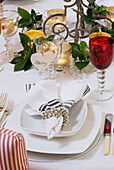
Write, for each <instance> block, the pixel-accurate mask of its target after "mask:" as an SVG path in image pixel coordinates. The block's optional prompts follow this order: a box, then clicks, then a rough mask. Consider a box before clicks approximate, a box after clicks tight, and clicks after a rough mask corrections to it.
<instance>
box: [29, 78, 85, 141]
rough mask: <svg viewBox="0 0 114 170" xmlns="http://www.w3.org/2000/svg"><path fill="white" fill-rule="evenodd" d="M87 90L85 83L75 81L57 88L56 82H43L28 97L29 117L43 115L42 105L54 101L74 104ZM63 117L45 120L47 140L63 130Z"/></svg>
mask: <svg viewBox="0 0 114 170" xmlns="http://www.w3.org/2000/svg"><path fill="white" fill-rule="evenodd" d="M85 89H86V84H85V83H84V82H83V81H79V80H73V81H71V82H69V83H63V84H62V85H61V86H59V87H58V86H57V84H56V81H55V80H42V81H40V82H38V83H37V84H36V85H34V86H33V87H32V89H31V90H30V91H29V93H28V95H29V97H28V104H29V105H30V107H31V108H29V109H26V112H27V113H28V114H29V115H42V116H43V113H42V112H41V111H39V109H40V108H41V105H42V104H47V103H48V102H49V101H51V100H53V99H58V100H59V101H60V102H62V103H63V106H64V103H66V102H67V101H68V100H73V101H74V102H73V104H74V103H76V102H77V101H79V100H80V99H82V97H83V93H84V91H85ZM62 122H63V117H62V116H60V117H59V118H56V117H51V118H49V119H45V128H46V133H47V138H48V139H51V138H53V137H54V136H55V135H56V134H58V133H59V132H60V130H61V127H62Z"/></svg>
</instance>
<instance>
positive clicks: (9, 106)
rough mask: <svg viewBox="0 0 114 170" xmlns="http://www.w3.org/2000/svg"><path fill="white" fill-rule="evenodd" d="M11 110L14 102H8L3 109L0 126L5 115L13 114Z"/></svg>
mask: <svg viewBox="0 0 114 170" xmlns="http://www.w3.org/2000/svg"><path fill="white" fill-rule="evenodd" d="M13 109H14V101H13V100H9V101H8V103H7V105H6V106H5V107H4V109H3V110H2V112H1V117H0V126H1V125H2V123H3V122H4V119H5V117H6V115H9V114H11V113H12V112H13Z"/></svg>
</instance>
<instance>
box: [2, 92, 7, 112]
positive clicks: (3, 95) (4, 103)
mask: <svg viewBox="0 0 114 170" xmlns="http://www.w3.org/2000/svg"><path fill="white" fill-rule="evenodd" d="M7 99H8V93H1V95H0V111H2V110H3V109H4V107H5V105H6V102H7Z"/></svg>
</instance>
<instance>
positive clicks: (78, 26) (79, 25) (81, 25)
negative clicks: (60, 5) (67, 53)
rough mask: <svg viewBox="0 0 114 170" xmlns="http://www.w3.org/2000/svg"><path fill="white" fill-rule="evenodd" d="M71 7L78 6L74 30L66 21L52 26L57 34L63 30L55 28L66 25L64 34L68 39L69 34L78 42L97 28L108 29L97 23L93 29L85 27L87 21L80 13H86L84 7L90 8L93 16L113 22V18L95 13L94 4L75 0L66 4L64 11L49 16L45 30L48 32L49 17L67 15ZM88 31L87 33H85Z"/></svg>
mask: <svg viewBox="0 0 114 170" xmlns="http://www.w3.org/2000/svg"><path fill="white" fill-rule="evenodd" d="M64 1H65V2H67V3H68V2H71V1H72V0H64ZM87 2H88V3H94V2H95V0H92V1H89V0H87ZM71 7H76V18H75V28H73V29H72V30H69V28H68V26H67V24H64V23H55V24H54V25H53V26H52V32H53V33H55V34H60V33H61V31H60V30H59V31H58V30H56V29H55V28H56V27H57V26H58V25H60V26H62V27H64V30H65V31H66V34H65V36H64V39H67V38H68V36H70V37H72V38H73V39H74V42H76V43H77V42H78V41H79V40H80V39H83V38H87V37H88V36H89V35H90V34H91V33H92V32H93V31H94V30H95V29H96V28H104V29H105V30H106V28H107V27H106V26H104V25H101V24H97V25H94V26H93V27H91V29H86V28H85V22H84V21H83V20H82V16H81V15H80V13H84V8H86V9H90V10H91V11H92V17H93V18H94V20H95V19H104V20H105V19H106V20H108V21H110V22H111V23H112V20H111V19H110V18H108V17H106V16H103V15H95V11H94V7H93V6H89V5H86V4H85V3H84V2H83V0H75V1H74V2H73V3H72V4H70V5H64V13H59V14H54V15H51V16H49V17H48V18H47V19H46V20H45V21H44V23H43V31H44V33H45V34H46V24H47V22H48V20H49V19H52V18H53V17H57V16H59V17H60V16H61V17H64V16H66V17H67V9H68V8H71ZM85 32H86V34H84V33H85Z"/></svg>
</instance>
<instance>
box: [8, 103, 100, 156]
mask: <svg viewBox="0 0 114 170" xmlns="http://www.w3.org/2000/svg"><path fill="white" fill-rule="evenodd" d="M24 106H25V103H24V104H21V105H19V106H18V107H17V108H16V109H15V110H14V112H13V113H12V115H11V117H10V119H9V120H8V122H7V124H6V125H5V128H8V129H12V130H14V131H17V132H20V133H22V134H23V135H24V138H25V142H26V148H27V150H28V151H32V152H38V153H49V154H77V153H81V152H84V151H85V150H86V149H87V148H88V147H89V146H90V145H91V144H92V142H93V141H94V139H95V137H96V136H97V134H98V131H99V129H100V128H101V122H102V111H101V108H100V107H99V106H96V105H88V113H87V117H86V120H85V122H84V124H83V126H82V127H81V129H80V130H79V131H78V132H77V133H76V134H75V135H73V136H69V137H61V138H54V139H51V140H48V139H47V138H46V137H41V136H38V135H33V134H30V133H29V132H27V131H25V130H23V129H22V128H21V127H20V114H21V113H22V110H23V108H24ZM12 122H13V123H12Z"/></svg>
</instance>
